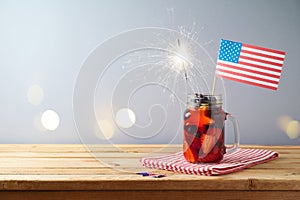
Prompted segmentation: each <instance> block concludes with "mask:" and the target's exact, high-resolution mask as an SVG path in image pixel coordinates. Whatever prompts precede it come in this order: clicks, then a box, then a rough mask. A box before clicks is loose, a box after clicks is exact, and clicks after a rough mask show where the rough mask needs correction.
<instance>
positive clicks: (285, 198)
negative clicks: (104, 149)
mask: <svg viewBox="0 0 300 200" xmlns="http://www.w3.org/2000/svg"><path fill="white" fill-rule="evenodd" d="M0 198H1V199H5V200H15V199H24V200H27V199H28V200H29V199H30V200H37V199H38V200H40V199H43V200H52V199H56V200H80V199H89V200H99V199H109V200H119V199H137V200H144V199H153V200H157V199H166V200H168V199H171V200H182V199H197V200H198V199H199V200H201V199H212V200H224V199H228V200H229V199H230V200H231V199H240V200H252V199H256V200H261V199H262V200H265V199H272V200H290V199H295V200H296V199H300V192H297V191H296V192H295V191H284V192H282V191H273V192H267V191H161V190H157V191H52V192H50V191H30V192H28V191H22V192H12V191H6V192H0Z"/></svg>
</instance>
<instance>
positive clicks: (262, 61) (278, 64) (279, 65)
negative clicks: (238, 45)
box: [240, 55, 282, 67]
mask: <svg viewBox="0 0 300 200" xmlns="http://www.w3.org/2000/svg"><path fill="white" fill-rule="evenodd" d="M240 58H243V59H246V60H252V61H256V62H260V63H265V64H269V65H274V66H278V67H282V64H280V63H275V62H271V61H266V60H261V59H257V58H251V57H248V56H243V55H240Z"/></svg>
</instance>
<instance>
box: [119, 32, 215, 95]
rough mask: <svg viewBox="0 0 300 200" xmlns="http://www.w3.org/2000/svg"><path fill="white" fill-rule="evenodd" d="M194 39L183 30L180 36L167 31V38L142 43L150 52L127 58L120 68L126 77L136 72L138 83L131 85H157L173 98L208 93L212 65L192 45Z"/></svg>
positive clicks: (199, 48)
mask: <svg viewBox="0 0 300 200" xmlns="http://www.w3.org/2000/svg"><path fill="white" fill-rule="evenodd" d="M196 35H197V34H196V33H191V32H189V31H188V30H186V29H183V28H180V31H179V32H178V31H172V30H170V34H169V35H164V34H159V33H158V34H157V35H156V36H157V37H156V38H155V39H154V40H149V41H147V42H145V43H144V45H146V46H149V48H145V49H138V50H137V51H133V52H130V53H129V54H127V55H126V58H127V60H126V58H125V57H124V60H123V66H122V68H123V69H124V70H125V71H124V72H125V73H126V71H132V70H134V71H135V77H137V79H136V80H133V79H132V81H134V82H136V81H138V79H139V80H141V79H143V81H146V80H149V81H151V82H157V83H160V85H163V86H164V87H165V88H166V89H168V90H169V91H173V92H174V94H179V95H181V96H182V95H184V94H183V93H184V92H188V93H191V92H195V91H197V92H199V91H200V92H201V91H202V92H203V93H209V92H208V91H209V89H210V87H208V85H211V84H207V79H208V78H209V76H210V75H212V74H214V73H213V72H214V68H212V66H214V65H212V60H211V58H210V56H209V55H208V54H207V52H206V50H205V49H204V47H203V46H202V45H201V44H199V43H197V42H196V41H195V39H197V37H196ZM195 66H197V67H195ZM182 77H183V78H184V79H182ZM153 78H154V79H153ZM182 80H184V82H182ZM170 98H171V96H170Z"/></svg>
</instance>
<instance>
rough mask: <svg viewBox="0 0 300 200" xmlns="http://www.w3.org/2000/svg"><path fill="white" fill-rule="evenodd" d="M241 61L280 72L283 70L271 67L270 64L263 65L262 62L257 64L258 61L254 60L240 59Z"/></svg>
mask: <svg viewBox="0 0 300 200" xmlns="http://www.w3.org/2000/svg"><path fill="white" fill-rule="evenodd" d="M239 61H243V62H247V63H250V64H255V65H261V66H263V67H269V68H272V69H279V70H281V68H282V67H278V66H275V65H270V64H266V63H262V62H256V61H253V60H247V59H244V58H240V59H239Z"/></svg>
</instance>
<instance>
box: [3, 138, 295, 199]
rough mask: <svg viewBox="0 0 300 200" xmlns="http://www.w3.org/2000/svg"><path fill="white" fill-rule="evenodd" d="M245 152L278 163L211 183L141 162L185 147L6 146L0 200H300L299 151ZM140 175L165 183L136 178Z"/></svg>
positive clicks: (283, 148) (288, 148)
mask: <svg viewBox="0 0 300 200" xmlns="http://www.w3.org/2000/svg"><path fill="white" fill-rule="evenodd" d="M242 148H262V149H270V150H274V151H277V152H278V153H279V158H277V159H275V160H273V161H270V162H267V163H265V164H261V165H256V166H254V167H251V168H249V169H245V170H242V171H240V172H236V173H233V174H228V175H223V176H212V177H207V176H197V175H185V174H180V173H173V172H168V171H161V170H151V169H148V168H144V167H143V166H141V163H140V162H139V160H140V158H141V157H143V156H154V155H156V156H157V155H165V154H169V153H174V152H177V151H180V150H181V145H115V146H112V145H88V146H86V145H85V146H84V145H77V144H66V145H64V144H38V145H34V144H30V145H29V144H1V145H0V199H19V198H22V199H53V198H50V197H51V196H52V197H54V198H55V199H99V197H104V198H108V197H110V198H109V199H120V197H123V199H124V198H125V197H126V198H125V199H132V198H133V197H136V198H140V199H142V198H143V197H144V196H145V195H147V196H150V197H153V199H155V198H156V199H157V198H159V197H160V198H162V197H163V199H179V198H180V199H182V198H185V199H186V196H189V197H191V198H192V197H194V198H196V197H197V196H198V198H197V199H199V195H200V196H204V197H207V196H208V195H212V196H213V197H214V198H215V199H254V198H256V199H291V198H292V199H300V147H299V146H242ZM140 171H152V172H155V173H164V174H166V177H164V178H159V179H154V178H151V177H142V176H139V175H136V174H135V172H140ZM131 197H132V198H131ZM154 197H155V198H154ZM171 197H172V198H171ZM263 197H264V198H263ZM200 199H201V198H200Z"/></svg>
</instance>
